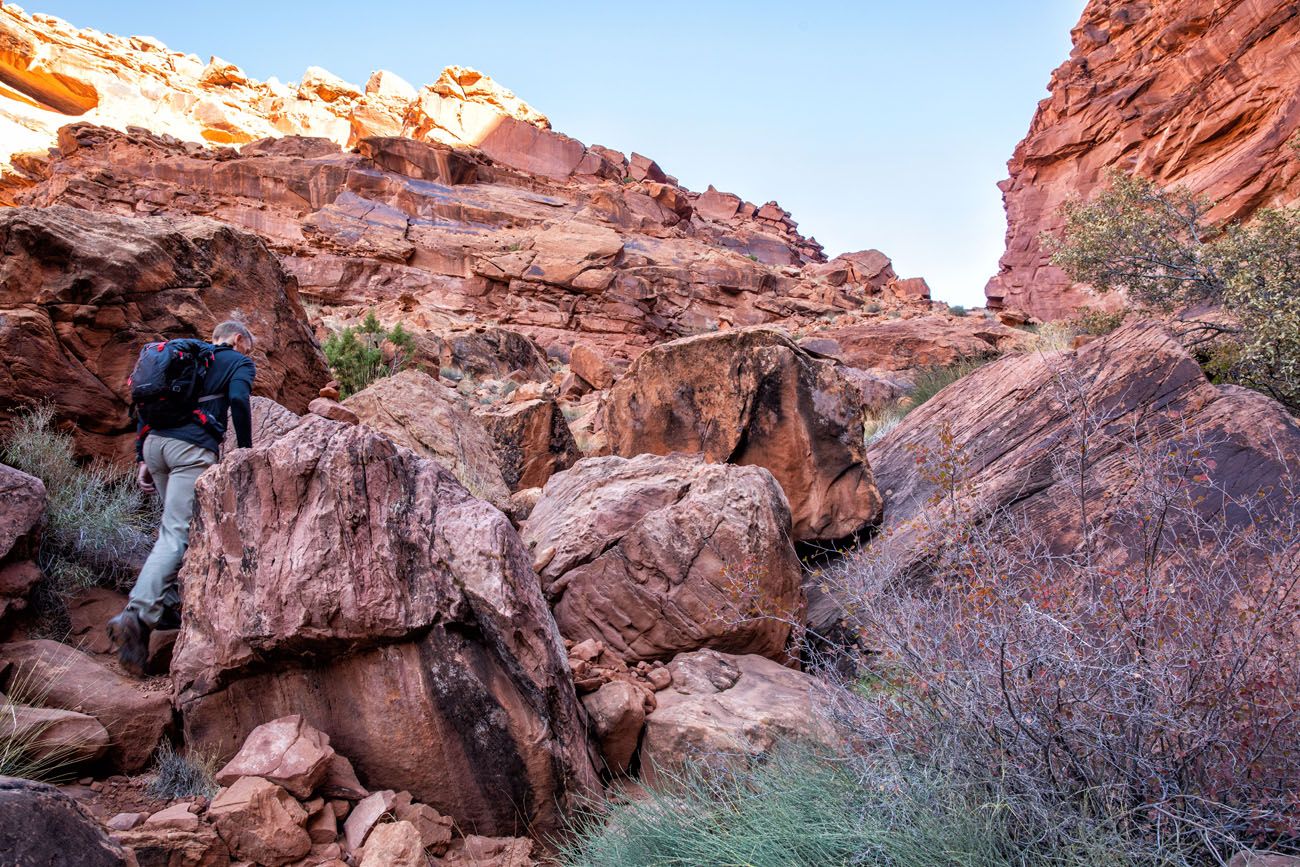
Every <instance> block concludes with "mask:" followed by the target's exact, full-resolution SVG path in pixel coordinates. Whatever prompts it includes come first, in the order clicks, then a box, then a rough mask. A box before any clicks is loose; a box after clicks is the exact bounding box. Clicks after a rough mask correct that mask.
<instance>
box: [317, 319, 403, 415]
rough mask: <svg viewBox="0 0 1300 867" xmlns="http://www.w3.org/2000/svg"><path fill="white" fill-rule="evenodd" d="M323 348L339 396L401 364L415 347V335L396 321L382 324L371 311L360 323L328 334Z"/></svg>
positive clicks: (395, 370)
mask: <svg viewBox="0 0 1300 867" xmlns="http://www.w3.org/2000/svg"><path fill="white" fill-rule="evenodd" d="M324 350H325V360H326V361H328V362H329V366H330V372H331V373H332V374H333V375H334V378H335V379H336V380H338V383H339V392H340V394H341V396H342V397H348V396H349V395H353V394H356V393H357V392H358V391H361V390H362V389H363V388H365V387H366V386H368V385H370V384H371V383H372V382H374V381H375V380H377V379H381V378H383V377H385V376H392V375H393V374H395V373H397V372H398V371H400V370H402V369H403V368H405V367H406V366H407V365H408V364H409V363H410V359H411V354H412V353H413V352H414V351H415V339H414V338H413V337H411V335H410V333H409V332H408V331H407V330H406V329H404V328H403V327H402V324H401V323H400V322H399V323H398V324H396V325H394V326H393V327H392V328H391V329H386V328H384V326H383V325H382V324H380V322H379V319H378V317H376V316H375V314H374V311H371V312H369V313H367V314H366V318H365V319H364V320H363V321H362V323H361V324H360V325H357V326H352V325H349V326H347V327H346V328H344V329H343V330H342V331H338V332H335V333H334V334H331V335H330V337H329V338H328V339H327V340H326V341H325V346H324Z"/></svg>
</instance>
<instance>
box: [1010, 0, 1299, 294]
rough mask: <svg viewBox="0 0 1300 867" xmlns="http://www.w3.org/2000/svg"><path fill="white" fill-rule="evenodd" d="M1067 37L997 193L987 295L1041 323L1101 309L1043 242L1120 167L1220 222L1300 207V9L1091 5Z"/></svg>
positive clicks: (1234, 3)
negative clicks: (1000, 241) (997, 252)
mask: <svg viewBox="0 0 1300 867" xmlns="http://www.w3.org/2000/svg"><path fill="white" fill-rule="evenodd" d="M1073 38H1074V50H1073V51H1072V52H1071V53H1070V58H1069V60H1067V61H1066V62H1065V63H1063V64H1062V65H1061V66H1060V67H1059V68H1058V69H1057V70H1056V71H1055V72H1053V73H1052V79H1051V83H1050V85H1049V88H1050V90H1051V96H1049V97H1048V98H1047V99H1045V100H1043V101H1042V102H1041V103H1040V104H1039V106H1038V111H1037V113H1036V114H1035V115H1034V119H1033V123H1032V124H1031V125H1030V128H1029V134H1028V135H1027V136H1026V137H1025V139H1024V141H1022V142H1021V143H1020V145H1019V146H1018V147H1017V148H1016V151H1015V155H1014V156H1013V157H1012V158H1011V160H1010V162H1009V163H1008V167H1009V169H1010V175H1011V176H1010V178H1008V179H1007V180H1006V181H1003V182H1002V184H1000V186H1001V188H1002V191H1003V199H1004V201H1005V204H1006V211H1007V246H1006V252H1005V253H1004V255H1003V256H1002V261H1001V263H1000V269H999V272H998V274H997V276H995V277H994V278H993V279H992V280H990V281H989V284H988V286H987V287H986V289H985V294H986V295H987V296H988V300H989V306H990V307H994V308H1017V309H1021V310H1024V311H1027V312H1029V313H1032V314H1033V315H1035V316H1037V317H1039V318H1041V319H1055V318H1059V317H1062V316H1068V315H1070V314H1071V313H1072V312H1073V310H1074V309H1075V308H1076V307H1079V306H1081V305H1085V304H1089V303H1092V302H1093V296H1091V295H1090V294H1089V293H1088V292H1087V290H1086V289H1084V287H1081V286H1077V285H1074V284H1073V283H1072V282H1071V280H1070V279H1069V278H1068V277H1067V276H1066V275H1065V274H1064V273H1063V272H1062V271H1061V270H1060V269H1059V268H1056V267H1055V266H1053V265H1052V264H1051V263H1050V262H1049V261H1048V258H1049V254H1048V252H1047V251H1046V250H1045V249H1044V246H1043V243H1042V235H1043V234H1044V233H1053V232H1058V231H1059V230H1060V228H1061V218H1060V208H1061V205H1062V204H1063V203H1064V202H1065V201H1067V200H1068V199H1069V198H1070V197H1072V196H1080V197H1082V198H1085V199H1086V198H1088V197H1089V196H1091V195H1092V194H1093V193H1094V192H1095V191H1097V190H1098V189H1099V188H1101V187H1103V186H1104V185H1105V184H1106V178H1107V174H1108V172H1109V171H1110V170H1112V169H1119V170H1122V171H1126V172H1133V173H1137V174H1141V175H1144V176H1146V177H1150V178H1152V179H1154V180H1155V181H1156V182H1158V183H1160V184H1162V185H1166V186H1178V187H1186V188H1187V189H1190V190H1192V191H1194V192H1195V193H1198V194H1200V195H1202V196H1204V197H1206V198H1208V199H1210V200H1212V201H1214V202H1216V203H1217V204H1216V206H1215V208H1214V210H1213V211H1212V212H1211V218H1212V219H1214V220H1217V221H1227V220H1236V219H1242V218H1246V217H1249V216H1250V215H1251V214H1252V213H1253V212H1254V211H1256V210H1257V209H1259V208H1261V207H1267V206H1270V205H1272V206H1277V205H1287V204H1292V203H1294V202H1296V201H1297V200H1300V152H1297V149H1296V146H1297V144H1300V52H1298V51H1297V50H1296V46H1297V45H1300V3H1295V2H1284V0H1142V2H1133V0H1092V2H1090V3H1089V4H1088V7H1087V9H1086V10H1085V11H1084V13H1083V17H1082V18H1081V19H1080V21H1079V23H1078V25H1077V26H1076V27H1075V28H1074V31H1073Z"/></svg>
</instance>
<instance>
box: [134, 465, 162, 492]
mask: <svg viewBox="0 0 1300 867" xmlns="http://www.w3.org/2000/svg"><path fill="white" fill-rule="evenodd" d="M135 480H136V482H138V483H139V485H140V490H142V491H144V492H145V493H146V494H152V493H153V492H154V491H156V490H158V489H157V488H156V487H154V483H153V476H151V475H149V465H148V464H146V463H145V462H144V461H140V471H139V472H138V473H136V474H135Z"/></svg>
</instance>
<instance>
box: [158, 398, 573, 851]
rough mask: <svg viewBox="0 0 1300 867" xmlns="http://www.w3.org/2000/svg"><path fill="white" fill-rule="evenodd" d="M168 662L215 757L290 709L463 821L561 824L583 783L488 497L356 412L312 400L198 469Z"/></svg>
mask: <svg viewBox="0 0 1300 867" xmlns="http://www.w3.org/2000/svg"><path fill="white" fill-rule="evenodd" d="M191 539H192V542H191V547H190V550H189V553H188V554H187V556H186V560H185V566H184V568H183V570H182V576H181V583H182V586H183V602H184V605H185V620H184V627H183V630H182V635H181V639H180V642H179V643H178V645H177V648H176V654H175V657H174V660H173V663H172V676H173V679H174V681H175V683H176V689H177V701H178V704H179V706H180V708H181V710H182V712H183V713H184V718H185V730H186V741H187V743H189V744H190V745H191V746H195V747H198V748H200V749H203V750H208V751H210V752H212V753H213V754H215V755H216V756H218V757H219V758H221V759H223V760H225V759H228V758H229V757H230V756H233V755H234V754H235V752H236V751H237V750H238V748H239V746H240V744H241V743H243V740H244V738H245V736H246V735H247V734H248V732H250V731H252V729H253V728H255V727H256V726H257V725H259V724H261V723H262V722H264V721H266V720H269V719H276V718H278V717H282V716H286V715H289V714H301V716H302V717H303V719H304V720H306V721H307V722H309V723H310V724H311V725H312V726H313V727H315V728H316V729H319V730H320V731H322V732H325V733H327V734H328V735H329V737H330V745H331V746H332V747H333V748H334V749H336V750H338V751H339V752H340V753H342V754H343V755H346V756H348V757H349V758H350V759H351V760H352V762H353V763H354V764H355V766H356V769H357V772H358V774H359V775H360V777H361V780H362V782H364V783H365V784H366V785H368V786H370V787H372V788H380V787H391V788H399V789H405V790H408V791H410V792H411V793H412V794H413V795H414V796H415V797H417V798H418V799H419V800H420V801H422V802H426V803H428V804H430V805H431V806H433V807H435V808H436V809H437V810H438V811H439V812H441V813H443V814H446V815H449V816H451V817H453V818H454V819H455V820H456V821H457V822H458V823H459V825H460V826H461V827H463V828H466V829H474V828H479V829H482V830H487V831H490V832H493V833H500V832H502V831H505V832H508V833H512V832H514V831H515V829H520V830H523V829H525V828H534V829H536V830H538V831H544V830H545V829H549V828H554V827H555V826H556V823H557V822H558V817H559V813H560V811H562V810H563V809H564V808H565V807H566V805H567V804H569V803H570V802H571V799H572V798H574V797H575V796H576V795H577V794H578V793H581V792H583V791H585V790H586V788H587V787H588V786H589V785H590V784H591V781H592V771H591V767H590V764H589V759H588V757H587V754H586V733H585V731H584V730H583V724H582V721H581V716H580V712H579V710H578V707H577V700H576V698H575V697H574V692H573V685H572V682H571V680H570V678H569V673H568V666H567V664H566V662H565V658H564V651H563V647H562V646H561V643H560V637H559V634H558V632H557V631H556V629H555V625H554V622H553V620H552V619H551V616H550V613H549V612H548V610H547V607H546V604H545V601H544V599H543V597H542V594H541V589H540V587H539V586H538V582H537V579H536V577H535V576H534V574H533V572H532V570H531V568H530V567H529V559H528V555H527V553H526V551H525V548H524V546H523V544H522V543H521V542H520V540H519V537H518V535H517V534H516V533H515V531H514V529H513V528H512V527H511V526H510V524H509V522H508V521H507V519H506V518H505V516H504V515H502V514H501V513H500V512H499V511H497V510H496V509H494V508H492V507H491V506H489V505H488V504H486V503H484V502H482V501H481V500H478V499H475V498H474V497H472V496H471V495H470V494H469V493H468V492H467V491H465V489H464V488H463V487H462V486H461V485H460V484H459V483H458V482H457V481H456V480H455V478H454V477H453V476H452V475H451V473H449V472H448V471H447V470H445V469H444V468H443V467H441V466H440V465H439V464H437V463H435V462H433V461H430V460H426V459H424V458H421V457H419V456H418V455H416V454H415V453H414V452H412V451H410V450H408V449H404V448H400V447H398V446H396V445H394V444H393V443H392V442H391V441H390V440H388V439H387V438H386V437H384V436H382V435H380V434H378V433H376V432H375V431H373V430H371V429H369V428H367V427H365V426H363V425H362V426H346V425H340V424H338V423H335V422H330V421H327V420H325V419H322V418H319V417H308V418H307V419H306V420H305V421H303V422H302V423H301V424H300V425H299V426H297V427H296V428H294V429H293V430H291V431H290V432H289V433H287V434H285V435H284V436H283V437H281V438H280V439H278V440H275V441H274V442H272V443H270V444H269V445H266V446H258V447H256V448H253V449H247V450H240V451H238V452H235V453H234V454H232V455H230V456H228V457H227V458H226V459H225V460H223V461H222V462H221V463H220V464H219V465H218V466H216V467H214V468H213V469H211V470H209V471H208V472H207V473H206V474H204V476H203V478H202V479H200V481H199V484H198V493H197V503H196V509H195V522H194V531H193V533H192V534H191Z"/></svg>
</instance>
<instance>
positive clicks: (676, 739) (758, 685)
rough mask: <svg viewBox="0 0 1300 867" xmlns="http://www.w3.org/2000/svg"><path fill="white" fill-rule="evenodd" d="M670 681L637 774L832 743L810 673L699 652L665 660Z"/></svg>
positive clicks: (751, 659) (646, 775)
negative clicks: (784, 747)
mask: <svg viewBox="0 0 1300 867" xmlns="http://www.w3.org/2000/svg"><path fill="white" fill-rule="evenodd" d="M668 669H669V671H671V672H672V675H673V685H672V686H671V687H669V688H668V689H665V690H664V691H662V692H660V693H658V694H657V698H658V700H659V707H658V708H657V709H656V710H655V712H654V713H652V714H650V716H649V717H648V718H647V719H646V728H645V735H644V737H643V739H642V744H641V768H642V778H643V779H654V777H655V776H656V775H657V774H665V773H666V774H669V775H672V774H675V773H679V772H680V771H682V770H683V769H684V768H685V763H686V762H687V761H704V762H708V763H711V764H715V765H717V764H725V763H726V762H727V761H728V757H735V758H736V759H738V760H741V761H743V760H745V759H748V758H751V757H756V756H761V755H763V754H764V753H765V752H767V751H769V750H771V749H772V748H774V747H776V746H778V745H779V744H783V743H789V742H804V743H811V744H820V745H832V744H834V743H836V740H837V738H836V734H835V732H834V730H833V728H832V727H831V725H830V723H828V722H827V721H826V714H825V710H824V709H821V708H819V702H821V701H824V700H825V698H826V697H825V696H824V695H823V693H822V691H823V690H824V689H825V687H824V685H822V684H821V682H820V681H818V680H817V679H816V678H814V677H812V676H810V675H807V674H804V673H802V672H798V671H795V670H793V669H790V668H786V667H785V666H783V665H778V664H777V663H775V662H773V661H771V660H770V659H764V658H763V657H761V656H730V655H728V654H724V653H716V652H714V651H712V650H701V651H699V652H697V653H687V654H682V655H681V656H678V657H677V658H676V659H674V660H673V661H672V662H671V663H670V664H669V665H668Z"/></svg>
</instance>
